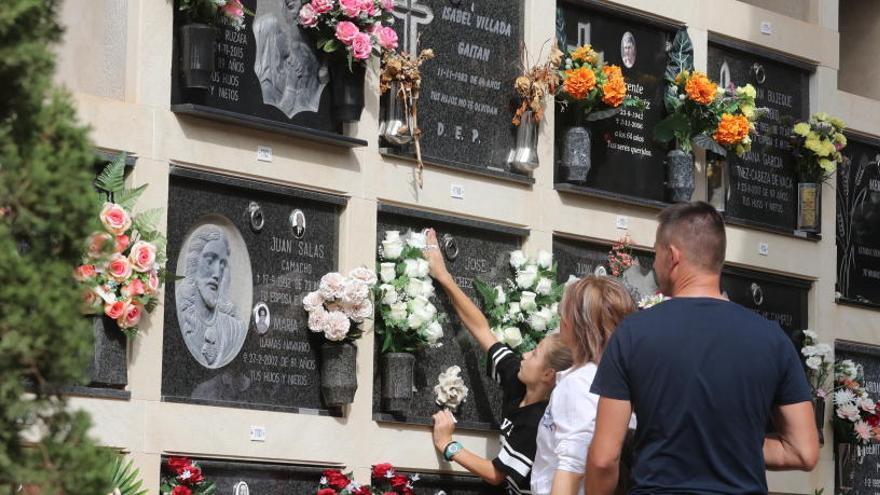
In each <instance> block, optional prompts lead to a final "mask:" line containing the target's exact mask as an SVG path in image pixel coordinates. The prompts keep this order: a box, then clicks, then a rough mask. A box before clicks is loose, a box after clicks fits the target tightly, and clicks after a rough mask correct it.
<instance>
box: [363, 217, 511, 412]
mask: <svg viewBox="0 0 880 495" xmlns="http://www.w3.org/2000/svg"><path fill="white" fill-rule="evenodd" d="M428 227H431V228H434V229H435V230H437V235H438V238H439V239H440V244H441V247H442V249H443V252H444V256H445V258H446V266H447V267H448V269H449V271H450V273H452V275H453V277H455V280H456V282H457V283H458V285H459V286H461V288H462V290H464V292H465V293H467V294H468V296H470V297H471V298H472V299H474V300H475V301H477V303H478V304H480V303H481V302H482V301H480V299H479V296H478V295H477V293H476V290H475V289H474V287H473V280H474V279H475V278H479V279H480V280H483V281H485V282H487V283H493V284H497V283H501V282H502V281H503V280H504V279H505V278H506V277H508V276H509V275H510V265H509V264H508V260H509V254H510V252H511V251H513V250H515V249H518V248H519V246H520V244H521V242H522V238H523V237H524V236H525V235H526V234H527V232H526V231H524V230H521V229H515V228H511V227H503V226H499V225H495V224H489V223H485V222H478V221H471V220H464V219H458V218H454V217H447V216H441V215H436V214H432V213H426V212H421V211H416V210H408V209H403V208H398V207H394V206H390V205H380V209H379V226H378V236H379V238H380V239H382V238H384V233H385V232H386V231H389V230H397V231H400V232H402V233H403V232H407V231H409V230H412V231H421V230H423V229H425V228H428ZM435 287H436V284H435ZM437 302H438V304H437V307H438V309H439V310H440V311H441V312H443V313H445V314H446V317H447V320H446V322H444V323H443V338H442V339H441V341H440V342H441V343H442V346H440V347H438V348H431V349H427V350H424V351H421V352H419V353H417V354H416V361H415V362H416V364H415V388H416V391H415V392H414V393H413V399H412V402H411V408H410V413H409V414H408V415H406V416H391V415H389V414H386V413H383V412H382V411H381V408H380V400H379V393H380V390H381V381H380V375H381V373H380V372H379V371H380V370H381V368H380V366H381V360H380V357H381V355H380V353H379V346H376V364H375V373H374V381H373V383H374V386H373V412H374V417H375V418H376V419H377V420H379V421H402V422H406V423H415V424H423V425H430V424H431V423H432V420H431V416H432V415H433V414H434V413H435V412H437V411H438V410H439V407H438V406H437V405H435V403H434V385H436V384H437V376H438V375H439V374H440V373H441V372H443V371H445V370H446V369H447V368H448V367H450V366H453V365H458V366H460V367H461V369H462V378H463V379H464V381H465V385H466V386H467V387H468V389H469V391H470V392H469V394H468V397H467V400H466V401H465V402H464V403H463V404H462V405H461V406H460V407H459V410H458V412H456V417H457V418H458V427H459V428H472V429H490V428H496V427H497V426H498V424H497V422H498V421H499V420H500V407H501V391H500V388H499V387H498V385H497V384H495V382H493V381H492V380H491V379H490V378H489V377H488V376H487V374H486V366H485V365H486V363H485V354H484V353H483V352H482V350H481V349H480V347H479V345H478V344H477V342H476V341H475V340H474V339H473V338H472V337H471V336H470V334H469V333H468V331H467V329H466V328H464V327H463V326H462V325H461V322H460V321H459V319H458V317H457V316H456V315H455V310H454V309H453V307H452V305H451V304H450V303H449V300H448V298H447V297H446V295H445V294H444V293H443V291H442V289H440V288H439V287H437Z"/></svg>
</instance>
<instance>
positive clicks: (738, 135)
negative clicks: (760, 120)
mask: <svg viewBox="0 0 880 495" xmlns="http://www.w3.org/2000/svg"><path fill="white" fill-rule="evenodd" d="M749 126H750V124H749V119H748V118H747V117H746V116H745V115H731V114H729V113H725V114H723V115H721V121H720V122H718V128H717V129H716V130H715V135H714V136H712V137H713V138H714V139H715V141H716V142H717V143H718V144H720V145H722V146H731V145H734V144H737V143H740V142H742V141H743V140H745V139H746V138H747V137H748V136H749V130H750V127H749Z"/></svg>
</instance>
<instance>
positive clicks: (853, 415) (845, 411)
mask: <svg viewBox="0 0 880 495" xmlns="http://www.w3.org/2000/svg"><path fill="white" fill-rule="evenodd" d="M837 417H839V418H841V419H846V420H848V421H852V422H853V423H855V422H856V421H858V419H859V418H860V417H861V413H859V408H858V407H856V405H855V404H851V403H850V404H843V405H842V406H838V408H837Z"/></svg>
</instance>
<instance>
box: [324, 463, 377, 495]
mask: <svg viewBox="0 0 880 495" xmlns="http://www.w3.org/2000/svg"><path fill="white" fill-rule="evenodd" d="M337 494H338V495H373V490H372V488H370V485H361V484H358V483H357V482H355V481H354V480H353V479H352V475H351V473H343V472H342V471H340V470H338V469H327V470H325V471H324V472H323V473H321V481H320V482H319V484H318V493H317V495H337Z"/></svg>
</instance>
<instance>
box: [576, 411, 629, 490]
mask: <svg viewBox="0 0 880 495" xmlns="http://www.w3.org/2000/svg"><path fill="white" fill-rule="evenodd" d="M631 415H632V405H631V404H630V402H629V401H628V400H617V399H609V398H607V397H602V398H601V399H599V412H598V413H597V415H596V433H595V435H593V443H592V444H591V445H590V453H589V454H588V455H587V473H586V481H585V483H584V487H585V492H586V493H589V494H590V495H613V494H614V490H615V489H616V488H617V478H618V475H619V469H620V451H621V450H622V449H623V442H624V441H625V440H626V431H627V428H628V427H629V418H630V416H631Z"/></svg>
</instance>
